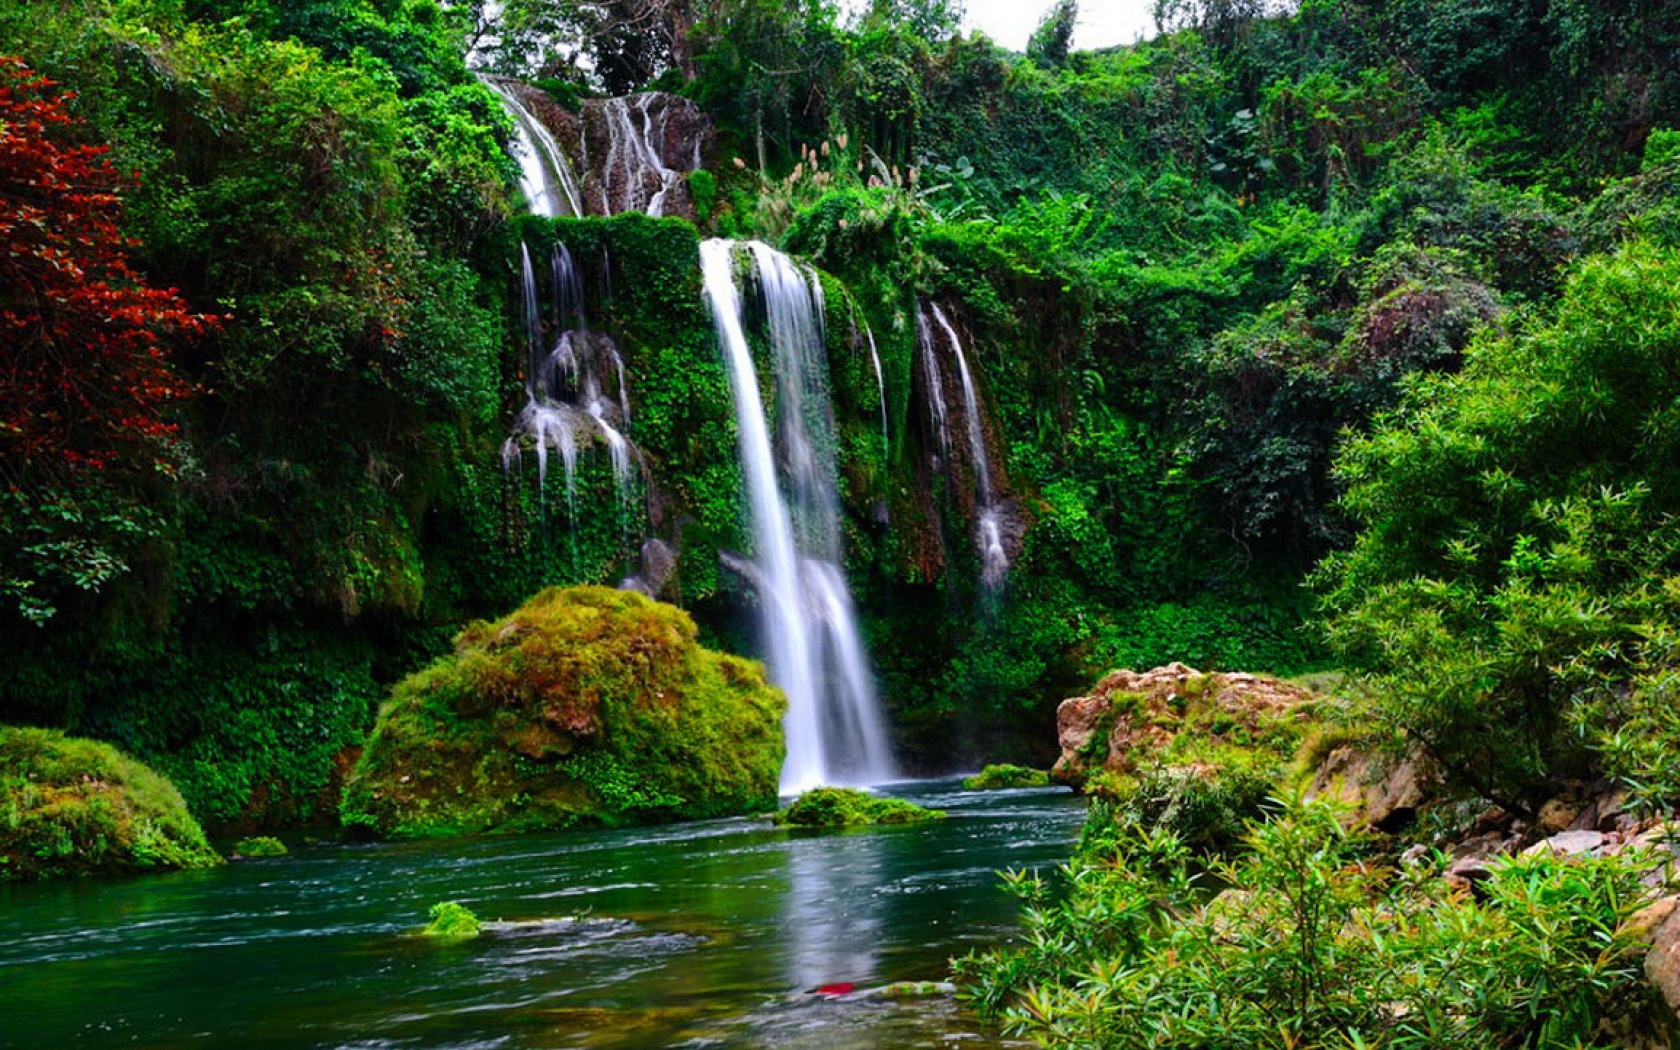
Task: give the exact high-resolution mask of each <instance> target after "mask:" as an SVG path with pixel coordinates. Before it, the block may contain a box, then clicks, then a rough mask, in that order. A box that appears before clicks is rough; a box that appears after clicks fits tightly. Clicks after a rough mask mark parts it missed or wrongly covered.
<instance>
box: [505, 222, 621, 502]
mask: <svg viewBox="0 0 1680 1050" xmlns="http://www.w3.org/2000/svg"><path fill="white" fill-rule="evenodd" d="M519 251H520V263H521V269H522V278H523V288H522V298H521V306H522V307H523V310H522V313H523V316H524V319H525V340H526V346H527V354H528V360H527V364H526V371H525V396H526V402H525V407H524V409H522V410H521V411H520V413H519V417H518V418H517V419H516V420H515V421H514V428H513V434H512V435H511V436H509V437H508V439H507V441H506V442H504V443H503V445H502V462H503V465H504V466H506V467H508V468H509V469H512V468H513V467H515V466H517V465H518V463H519V461H520V459H521V457H522V454H523V449H524V447H525V444H526V443H529V444H530V445H531V446H532V448H533V451H534V452H535V453H536V457H537V486H538V493H539V499H546V492H547V485H548V457H549V453H550V451H553V452H558V453H559V454H560V462H561V466H562V467H563V468H564V470H565V476H566V508H567V514H568V519H567V520H569V521H571V522H574V523H575V522H576V521H577V464H578V450H579V447H580V445H582V444H586V443H588V442H591V441H596V440H598V441H600V442H601V443H602V444H603V445H605V446H606V449H607V458H608V462H609V463H610V464H611V467H612V473H613V484H614V487H615V489H616V490H617V493H618V504H619V518H620V521H621V522H622V523H623V526H624V529H625V531H626V532H627V533H628V532H629V530H630V528H631V519H632V513H633V507H634V503H635V496H636V485H637V482H638V480H639V478H640V470H639V467H640V463H639V460H640V453H639V452H637V450H636V448H635V446H634V445H632V444H631V443H630V439H629V438H627V437H626V436H625V433H624V431H625V430H626V429H627V428H628V427H629V424H630V396H629V390H628V388H627V386H626V383H625V373H624V359H623V357H621V356H620V355H619V352H618V344H616V343H614V342H613V340H612V339H611V337H609V336H607V335H605V334H603V333H600V332H592V331H590V330H589V328H588V321H587V316H586V313H585V309H584V297H583V281H582V278H581V276H580V275H579V273H578V268H577V266H576V264H575V263H574V261H573V259H572V255H571V252H569V251H568V250H567V249H566V246H565V245H564V244H556V245H555V247H554V252H553V254H552V256H551V257H550V260H549V269H550V271H551V273H552V274H553V286H554V288H553V296H552V309H551V312H550V317H551V320H552V329H550V330H551V331H553V330H557V331H559V333H560V334H559V335H558V336H556V337H553V339H554V342H553V343H552V345H550V344H549V342H548V341H547V340H548V338H550V337H549V336H548V335H546V334H545V330H544V328H543V324H542V316H543V311H542V298H541V289H540V288H539V287H538V284H537V271H536V267H535V266H534V265H533V264H532V261H531V251H530V248H529V247H528V246H527V245H525V244H521V245H520V246H519Z"/></svg>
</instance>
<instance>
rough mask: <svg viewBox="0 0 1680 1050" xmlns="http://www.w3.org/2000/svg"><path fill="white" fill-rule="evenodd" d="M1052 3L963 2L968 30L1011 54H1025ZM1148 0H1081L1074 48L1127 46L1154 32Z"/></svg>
mask: <svg viewBox="0 0 1680 1050" xmlns="http://www.w3.org/2000/svg"><path fill="white" fill-rule="evenodd" d="M1054 2H1055V0H965V6H966V7H967V11H968V17H967V18H966V19H964V21H965V22H966V23H967V25H968V27H969V28H970V29H978V30H980V31H981V32H983V33H985V34H986V35H987V36H989V37H991V38H992V40H994V41H995V42H997V43H998V44H1001V45H1002V46H1004V47H1007V48H1009V49H1010V50H1011V51H1025V50H1026V48H1027V38H1028V37H1030V36H1032V31H1033V30H1034V29H1036V28H1038V23H1039V21H1040V20H1042V19H1043V18H1044V13H1045V12H1046V11H1048V10H1050V5H1051V4H1052V3H1054ZM1152 6H1153V5H1152V4H1151V3H1150V0H1080V4H1079V20H1078V21H1077V22H1075V23H1074V30H1073V47H1074V50H1076V51H1092V50H1095V49H1097V48H1100V47H1111V46H1113V45H1114V44H1130V43H1133V42H1134V41H1136V40H1138V39H1139V38H1140V37H1141V36H1145V35H1150V34H1153V33H1154V32H1155V21H1154V19H1152V18H1150V16H1149V11H1150V8H1151V7H1152Z"/></svg>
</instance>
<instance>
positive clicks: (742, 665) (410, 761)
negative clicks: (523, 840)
mask: <svg viewBox="0 0 1680 1050" xmlns="http://www.w3.org/2000/svg"><path fill="white" fill-rule="evenodd" d="M785 707H786V700H785V699H784V698H783V697H782V694H781V692H780V691H779V690H777V689H775V688H774V687H772V686H770V685H768V684H767V683H766V682H765V679H764V669H763V666H762V665H760V664H758V663H756V662H754V661H750V660H744V659H741V658H739V657H735V656H729V655H726V654H723V653H716V652H712V651H710V650H708V649H704V648H702V647H701V646H700V645H699V644H698V643H697V642H696V631H695V626H694V621H693V620H692V619H690V618H689V616H688V614H687V613H685V612H683V611H682V610H680V609H677V608H675V607H673V606H670V605H665V604H662V603H659V602H655V601H653V600H651V599H649V598H647V597H645V596H643V595H641V594H636V593H634V592H630V591H615V590H611V589H608V588H605V587H574V588H569V589H560V588H550V589H548V590H545V591H543V592H542V593H541V594H538V595H537V596H536V597H535V598H532V599H531V600H530V601H528V602H527V603H525V605H523V606H521V607H520V608H519V609H518V610H517V611H516V612H514V613H513V614H512V615H510V616H507V617H504V618H503V619H500V620H497V621H496V622H494V623H482V622H480V623H475V624H473V625H472V626H470V627H468V628H467V629H466V630H465V631H463V632H461V634H460V635H459V636H458V637H457V638H456V640H455V652H454V653H453V654H451V655H448V656H445V657H444V658H442V659H440V660H438V661H437V662H436V663H434V664H432V665H431V666H430V667H428V668H426V669H425V670H423V671H421V672H419V673H418V674H415V675H412V676H411V677H409V678H408V679H406V680H405V681H403V682H401V683H400V684H399V685H398V686H397V687H396V689H395V690H394V692H393V694H392V697H391V700H390V702H389V703H387V704H386V706H385V708H384V709H383V710H382V711H381V712H380V715H379V721H378V724H377V725H376V726H375V728H374V731H373V735H372V736H371V738H370V739H369V740H368V745H367V748H366V750H365V751H364V752H363V754H362V757H361V759H360V761H358V762H357V764H356V768H355V770H354V771H353V772H352V774H351V776H350V781H349V783H348V784H347V785H346V788H345V794H344V803H343V807H342V814H343V818H344V821H345V824H346V825H347V826H349V827H352V828H363V829H367V830H370V831H372V832H374V833H376V834H380V835H385V836H391V837H405V838H413V837H438V836H446V835H454V834H472V833H479V832H510V831H534V830H542V829H554V828H567V827H575V826H617V825H623V824H630V823H640V822H652V821H661V820H675V819H687V818H697V817H707V816H720V815H724V814H729V813H740V812H749V811H754V810H763V809H766V808H769V807H770V806H773V805H774V804H775V799H776V782H777V776H778V774H779V773H780V770H781V765H782V757H783V743H782V712H783V710H784V709H785Z"/></svg>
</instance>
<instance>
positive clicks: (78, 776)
mask: <svg viewBox="0 0 1680 1050" xmlns="http://www.w3.org/2000/svg"><path fill="white" fill-rule="evenodd" d="M219 863H221V858H220V857H219V856H217V855H216V851H215V850H213V849H211V848H210V844H209V843H208V842H206V841H205V838H204V829H203V828H201V827H199V825H198V821H196V820H194V819H193V816H192V814H191V813H189V812H188V811H187V804H186V803H185V802H183V801H182V800H181V793H180V792H179V791H177V790H175V786H174V785H173V784H171V783H170V782H169V781H168V780H167V779H166V778H165V777H164V776H163V775H162V774H160V773H158V772H156V771H154V770H152V769H150V768H148V767H147V766H144V765H142V764H140V763H139V762H136V761H135V760H134V759H132V758H129V757H128V756H127V755H125V754H123V753H122V752H120V751H118V750H117V749H116V748H114V747H112V746H111V745H109V744H103V743H100V742H98V741H95V740H82V739H78V738H76V737H68V736H65V735H64V734H63V733H61V732H58V731H57V730H51V729H29V728H22V727H9V726H8V727H0V880H22V879H46V878H55V877H59V876H64V875H89V874H95V873H104V872H137V871H165V870H169V869H175V868H208V867H213V866H215V865H216V864H219Z"/></svg>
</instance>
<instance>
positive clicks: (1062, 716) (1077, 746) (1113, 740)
mask: <svg viewBox="0 0 1680 1050" xmlns="http://www.w3.org/2000/svg"><path fill="white" fill-rule="evenodd" d="M1312 698H1313V695H1312V694H1311V693H1310V692H1309V691H1307V690H1305V689H1302V688H1300V687H1299V686H1294V685H1290V684H1289V683H1287V682H1284V681H1281V680H1279V679H1276V678H1268V677H1266V676H1264V675H1253V674H1203V673H1201V672H1200V671H1197V670H1195V669H1193V668H1190V667H1186V666H1185V665H1184V664H1181V663H1171V664H1167V665H1166V666H1164V667H1157V668H1155V669H1154V670H1152V671H1147V672H1144V673H1141V674H1140V673H1138V672H1135V671H1113V672H1111V673H1109V674H1108V675H1107V676H1106V677H1104V678H1103V679H1102V681H1100V682H1098V683H1097V687H1096V689H1094V690H1093V691H1092V693H1091V695H1089V696H1079V697H1073V698H1071V699H1068V700H1064V701H1062V703H1061V706H1060V707H1058V708H1057V711H1056V737H1057V742H1058V743H1059V744H1060V746H1061V751H1062V753H1061V757H1060V758H1058V759H1057V760H1056V765H1055V768H1053V769H1052V770H1051V772H1050V776H1051V779H1053V780H1056V781H1058V782H1059V783H1064V784H1071V785H1074V786H1079V785H1081V784H1082V783H1083V782H1084V781H1085V779H1086V778H1087V777H1088V776H1090V775H1091V774H1092V773H1095V772H1097V771H1099V770H1108V771H1111V772H1116V773H1133V772H1136V771H1137V770H1138V769H1139V768H1140V767H1141V766H1142V765H1143V764H1145V763H1147V762H1149V761H1150V760H1151V759H1153V758H1154V757H1156V756H1157V755H1159V753H1161V752H1163V751H1164V750H1166V749H1167V747H1168V745H1170V744H1171V743H1172V741H1173V740H1174V738H1175V737H1176V736H1177V735H1178V733H1179V731H1180V730H1183V729H1191V730H1194V731H1195V732H1196V733H1197V734H1198V737H1199V738H1200V739H1203V740H1207V741H1210V742H1214V743H1217V742H1220V741H1221V740H1223V739H1225V738H1230V737H1235V736H1239V735H1241V736H1246V737H1250V738H1252V737H1253V736H1255V735H1257V734H1259V733H1260V731H1261V730H1262V729H1263V728H1264V729H1273V728H1278V727H1279V726H1280V724H1285V725H1286V724H1288V723H1296V724H1297V725H1298V724H1299V722H1300V721H1301V720H1302V719H1301V716H1302V715H1303V714H1304V710H1303V705H1305V704H1306V703H1307V702H1308V701H1310V700H1311V699H1312ZM1239 730H1240V731H1241V732H1240V733H1239V732H1238V731H1239Z"/></svg>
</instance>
